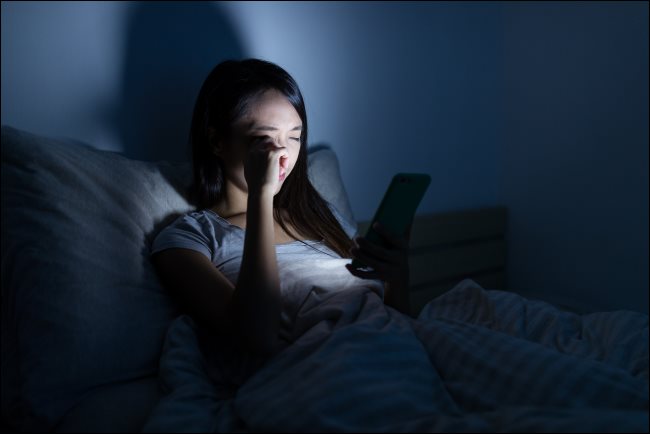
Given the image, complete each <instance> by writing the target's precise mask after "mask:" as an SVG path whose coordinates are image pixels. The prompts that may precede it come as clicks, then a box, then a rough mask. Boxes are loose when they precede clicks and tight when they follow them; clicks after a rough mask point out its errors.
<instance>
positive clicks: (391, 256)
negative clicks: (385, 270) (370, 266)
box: [354, 237, 399, 262]
mask: <svg viewBox="0 0 650 434" xmlns="http://www.w3.org/2000/svg"><path fill="white" fill-rule="evenodd" d="M354 241H355V242H356V243H357V244H358V245H359V247H361V249H362V251H363V250H365V251H367V252H368V253H369V254H371V255H373V256H375V257H376V258H379V259H383V260H385V261H389V262H394V261H396V260H397V259H398V256H397V255H399V253H397V254H396V252H394V251H391V250H388V249H386V248H384V247H382V246H379V245H377V244H375V243H373V242H370V241H368V240H367V239H366V238H364V237H357V238H355V239H354Z"/></svg>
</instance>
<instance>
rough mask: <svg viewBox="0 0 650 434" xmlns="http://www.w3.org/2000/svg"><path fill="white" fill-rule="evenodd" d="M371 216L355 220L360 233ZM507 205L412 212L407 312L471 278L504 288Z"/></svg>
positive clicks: (497, 287) (420, 306)
mask: <svg viewBox="0 0 650 434" xmlns="http://www.w3.org/2000/svg"><path fill="white" fill-rule="evenodd" d="M369 224H370V221H363V222H360V223H359V234H365V233H366V230H367V228H368V226H369ZM506 224H507V208H505V207H490V208H480V209H471V210H462V211H453V212H444V213H434V214H423V215H418V216H416V217H415V219H414V221H413V227H412V229H411V251H410V255H409V263H410V267H411V313H412V314H413V315H414V316H417V315H418V314H419V313H420V311H421V310H422V307H424V305H425V304H426V303H427V302H429V301H430V300H432V299H433V298H435V297H437V296H439V295H440V294H443V293H444V292H446V291H448V290H450V289H452V288H453V287H454V286H455V285H456V284H458V282H460V281H461V280H463V279H466V278H471V279H473V280H474V281H476V283H478V284H479V285H481V286H482V287H483V288H485V289H501V290H505V289H506V275H505V265H506V239H505V234H506Z"/></svg>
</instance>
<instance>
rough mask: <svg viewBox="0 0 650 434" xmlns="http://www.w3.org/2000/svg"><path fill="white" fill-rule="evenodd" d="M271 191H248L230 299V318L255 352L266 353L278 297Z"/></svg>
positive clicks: (273, 330)
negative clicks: (243, 234) (236, 275)
mask: <svg viewBox="0 0 650 434" xmlns="http://www.w3.org/2000/svg"><path fill="white" fill-rule="evenodd" d="M274 239H275V237H274V223H273V192H272V191H269V190H261V191H260V192H250V193H249V195H248V209H247V213H246V238H245V241H244V254H243V258H242V264H241V269H240V271H239V280H238V281H237V285H236V290H235V292H234V293H233V296H232V312H231V313H232V319H233V322H234V323H235V325H236V327H237V330H238V331H239V334H240V336H241V338H242V339H243V340H244V341H245V342H246V343H247V344H248V346H249V347H250V348H251V349H252V350H253V351H256V352H259V353H264V354H270V353H272V352H273V350H274V348H275V344H276V337H277V333H278V329H279V326H280V311H281V308H282V298H281V292H280V278H279V275H278V264H277V258H276V255H275V242H274Z"/></svg>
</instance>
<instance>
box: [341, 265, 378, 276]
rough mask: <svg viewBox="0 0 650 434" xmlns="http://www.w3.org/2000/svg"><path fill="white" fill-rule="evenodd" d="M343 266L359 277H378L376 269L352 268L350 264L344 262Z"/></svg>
mask: <svg viewBox="0 0 650 434" xmlns="http://www.w3.org/2000/svg"><path fill="white" fill-rule="evenodd" d="M345 268H347V269H348V271H349V272H350V274H352V275H353V276H357V277H359V278H361V279H379V274H377V272H376V271H374V270H373V271H363V270H357V269H356V268H353V267H352V265H351V264H345Z"/></svg>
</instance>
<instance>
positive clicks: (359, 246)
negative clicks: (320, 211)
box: [345, 222, 411, 289]
mask: <svg viewBox="0 0 650 434" xmlns="http://www.w3.org/2000/svg"><path fill="white" fill-rule="evenodd" d="M373 229H374V230H375V231H376V232H377V234H378V235H379V236H380V237H381V238H382V239H383V240H384V243H385V245H386V246H387V247H384V246H381V245H378V244H375V243H372V242H370V241H368V240H367V239H366V238H365V237H356V238H355V239H354V243H355V245H354V247H352V248H351V249H350V253H351V254H352V256H353V257H354V258H357V259H359V260H360V261H361V262H363V263H364V264H365V265H367V266H369V267H372V269H373V270H371V271H363V270H357V269H354V268H352V266H351V264H346V265H345V267H346V268H347V269H348V270H349V271H350V273H352V274H353V275H355V276H357V277H360V278H362V279H380V280H382V281H384V282H385V283H387V284H389V285H390V287H391V288H405V289H408V286H409V261H408V253H409V240H410V236H411V227H410V226H409V228H408V230H407V233H406V235H405V236H402V237H400V236H397V235H396V234H393V233H392V232H390V231H388V230H387V229H386V228H385V227H383V226H382V225H381V224H380V223H378V222H376V223H375V224H374V226H373Z"/></svg>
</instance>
